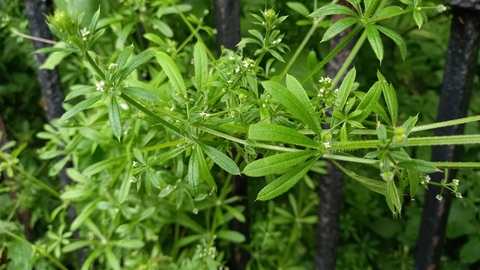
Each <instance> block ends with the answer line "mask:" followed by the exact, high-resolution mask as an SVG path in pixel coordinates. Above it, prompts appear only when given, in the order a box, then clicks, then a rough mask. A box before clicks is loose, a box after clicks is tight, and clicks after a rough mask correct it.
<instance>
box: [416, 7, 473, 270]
mask: <svg viewBox="0 0 480 270" xmlns="http://www.w3.org/2000/svg"><path fill="white" fill-rule="evenodd" d="M465 2H467V1H465ZM470 2H471V1H470ZM452 13H453V19H452V25H451V32H450V41H449V44H448V51H447V57H446V64H445V75H444V82H443V87H442V94H441V99H440V107H439V110H438V116H437V121H446V120H452V119H456V118H460V117H464V116H466V113H467V109H468V103H469V99H470V96H471V91H472V86H473V79H474V76H475V67H476V64H477V57H478V50H479V47H480V12H479V11H475V10H468V9H463V8H459V7H456V6H454V7H453V8H452ZM463 130H464V125H456V126H452V127H445V128H441V129H437V130H436V131H435V136H447V135H456V134H462V133H463ZM461 149H462V146H436V147H434V148H433V152H432V161H458V160H459V154H460V151H461ZM455 173H456V171H450V172H449V178H450V179H448V181H450V180H451V179H452V178H454V177H455ZM431 178H432V181H435V182H440V181H441V180H442V178H444V174H443V173H435V174H432V175H431ZM439 193H440V187H437V186H429V189H428V190H427V192H426V194H425V205H424V210H423V214H422V223H421V227H420V235H419V239H418V247H417V254H416V260H415V269H417V270H424V269H428V270H434V269H440V266H439V260H440V255H441V251H442V247H443V242H444V236H445V229H446V223H447V219H448V213H449V210H450V203H451V194H450V193H449V192H447V191H446V190H445V192H444V193H443V194H442V196H443V199H442V200H441V201H439V200H437V199H436V198H435V197H436V195H437V194H439Z"/></svg>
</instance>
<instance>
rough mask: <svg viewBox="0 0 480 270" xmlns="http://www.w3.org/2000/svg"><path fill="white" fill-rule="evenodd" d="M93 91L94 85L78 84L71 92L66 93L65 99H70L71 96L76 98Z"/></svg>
mask: <svg viewBox="0 0 480 270" xmlns="http://www.w3.org/2000/svg"><path fill="white" fill-rule="evenodd" d="M72 88H74V87H72ZM94 91H95V87H93V86H91V85H83V86H80V85H79V86H77V87H75V89H72V92H70V93H68V95H67V96H66V97H65V100H70V99H72V98H76V97H79V96H82V95H85V94H87V93H90V92H94Z"/></svg>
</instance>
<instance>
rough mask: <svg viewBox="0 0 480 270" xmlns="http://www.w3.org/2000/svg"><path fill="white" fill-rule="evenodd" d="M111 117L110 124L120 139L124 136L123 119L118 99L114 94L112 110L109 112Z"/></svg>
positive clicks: (111, 104) (111, 102) (111, 103)
mask: <svg viewBox="0 0 480 270" xmlns="http://www.w3.org/2000/svg"><path fill="white" fill-rule="evenodd" d="M108 116H109V119H110V126H111V127H112V130H113V134H114V135H115V137H117V139H118V140H120V136H122V119H121V118H120V109H119V108H118V103H117V99H116V97H115V96H112V98H111V101H110V112H109V114H108Z"/></svg>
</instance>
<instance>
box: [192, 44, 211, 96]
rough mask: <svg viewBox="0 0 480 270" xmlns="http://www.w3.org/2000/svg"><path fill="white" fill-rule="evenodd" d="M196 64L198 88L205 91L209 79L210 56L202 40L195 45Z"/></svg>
mask: <svg viewBox="0 0 480 270" xmlns="http://www.w3.org/2000/svg"><path fill="white" fill-rule="evenodd" d="M194 64H195V80H196V83H197V90H199V91H202V90H203V91H205V90H207V80H208V56H207V49H206V48H205V45H203V43H201V42H197V43H196V44H195V47H194Z"/></svg>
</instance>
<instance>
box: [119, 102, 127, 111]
mask: <svg viewBox="0 0 480 270" xmlns="http://www.w3.org/2000/svg"><path fill="white" fill-rule="evenodd" d="M120 107H122V109H124V110H125V111H126V110H128V108H129V107H128V104H127V103H120Z"/></svg>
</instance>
